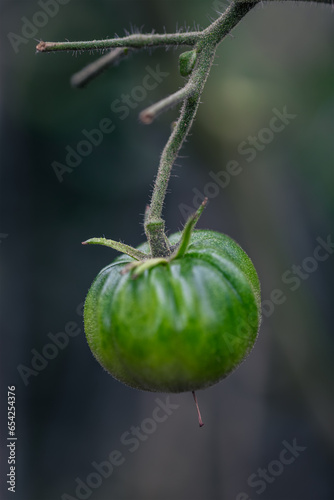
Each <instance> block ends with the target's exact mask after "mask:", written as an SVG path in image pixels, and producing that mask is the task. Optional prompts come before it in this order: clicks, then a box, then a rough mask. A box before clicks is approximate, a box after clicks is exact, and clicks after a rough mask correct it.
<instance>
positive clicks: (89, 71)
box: [71, 48, 129, 88]
mask: <svg viewBox="0 0 334 500" xmlns="http://www.w3.org/2000/svg"><path fill="white" fill-rule="evenodd" d="M128 54H129V49H128V48H124V49H120V48H118V49H112V50H111V51H110V52H108V54H105V55H104V56H102V57H100V58H99V59H97V60H96V61H94V62H92V63H91V64H88V66H85V67H84V68H83V69H82V70H80V71H78V72H77V73H75V74H74V75H73V76H72V78H71V85H72V87H75V88H82V87H84V86H85V85H87V83H89V82H90V81H91V80H93V79H94V78H96V77H97V76H99V75H100V74H101V73H102V72H103V71H104V70H105V69H106V68H108V67H109V66H112V65H114V64H117V63H118V62H119V61H120V60H121V59H123V58H125V57H126V56H127V55H128Z"/></svg>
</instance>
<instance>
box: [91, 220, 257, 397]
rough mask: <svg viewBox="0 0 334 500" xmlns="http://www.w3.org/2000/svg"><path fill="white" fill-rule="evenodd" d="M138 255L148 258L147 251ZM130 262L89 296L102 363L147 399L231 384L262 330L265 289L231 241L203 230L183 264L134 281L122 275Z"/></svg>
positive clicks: (124, 259)
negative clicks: (147, 393) (230, 377)
mask: <svg viewBox="0 0 334 500" xmlns="http://www.w3.org/2000/svg"><path fill="white" fill-rule="evenodd" d="M180 236H181V234H180V233H175V234H173V235H172V236H171V237H170V238H169V241H170V243H171V245H174V244H176V243H177V242H178V241H179V240H180ZM139 249H140V250H142V251H144V252H148V251H149V248H148V244H147V243H145V244H143V245H142V246H140V247H139ZM132 261H133V259H132V258H131V257H128V256H121V257H118V258H117V259H116V260H115V261H114V262H113V263H112V264H110V265H109V266H107V267H105V268H104V269H103V270H102V271H101V272H100V273H99V274H98V276H97V278H96V279H95V281H94V282H93V284H92V286H91V288H90V290H89V292H88V295H87V298H86V302H85V310H84V321H85V331H86V335H87V340H88V343H89V346H90V348H91V350H92V352H93V354H94V356H95V357H96V359H97V360H98V361H99V362H100V363H101V365H102V366H103V367H104V368H105V369H106V370H107V371H108V372H110V373H111V375H112V376H113V377H115V378H116V379H118V380H120V381H121V382H123V383H125V384H127V385H129V386H132V387H135V388H137V389H143V390H147V391H159V392H182V391H194V390H196V389H202V388H205V387H208V386H210V385H213V384H215V383H216V382H218V381H219V380H221V379H223V378H224V377H226V375H228V374H229V373H230V372H231V371H232V370H234V369H235V368H236V367H237V366H238V365H239V364H240V363H241V361H242V360H243V359H244V358H245V357H246V356H247V354H248V353H249V352H250V350H251V348H252V346H253V345H254V342H255V340H256V337H257V332H258V328H259V324H260V284H259V280H258V277H257V274H256V271H255V268H254V266H253V264H252V262H251V260H250V259H249V257H248V256H247V255H246V253H245V252H244V251H243V250H242V249H241V248H240V246H239V245H238V244H237V243H236V242H235V241H234V240H232V239H231V238H229V237H228V236H226V235H223V234H220V233H217V232H214V231H203V230H197V231H194V232H193V234H192V236H191V241H190V245H189V246H188V249H187V251H186V253H185V254H184V255H183V256H182V257H180V258H176V259H174V260H171V261H170V262H168V263H162V264H159V265H157V266H156V267H153V268H152V269H149V270H146V271H145V272H144V273H143V274H141V275H140V276H138V278H136V279H133V276H132V273H131V271H130V272H127V273H125V274H121V271H122V269H124V267H125V266H126V265H127V264H128V263H129V262H132Z"/></svg>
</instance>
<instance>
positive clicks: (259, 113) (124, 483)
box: [0, 0, 334, 500]
mask: <svg viewBox="0 0 334 500" xmlns="http://www.w3.org/2000/svg"><path fill="white" fill-rule="evenodd" d="M212 5H213V3H212V2H211V1H207V0H201V1H197V0H192V1H190V0H182V1H174V0H159V1H157V0H155V1H153V0H136V1H132V0H122V1H121V0H117V1H116V0H114V1H112V0H109V1H107V0H105V1H103V0H99V1H98V2H92V1H90V2H89V1H87V0H80V1H79V0H71V1H70V2H69V3H68V4H66V5H63V6H60V8H59V12H58V14H57V15H56V16H55V17H53V18H50V19H49V22H48V23H47V24H46V26H45V27H43V28H40V29H38V33H37V34H36V35H35V36H34V38H36V39H43V40H64V39H71V40H76V39H82V40H88V39H99V38H105V37H112V36H113V35H114V33H118V34H119V35H120V36H121V35H122V34H123V33H124V31H123V29H124V28H125V29H128V30H129V31H131V25H132V26H136V27H141V26H144V28H143V31H151V30H152V29H155V30H156V31H157V32H160V31H163V30H164V29H166V30H167V31H168V32H172V31H175V28H176V26H177V24H178V26H191V28H193V25H194V22H195V24H199V25H200V26H201V27H205V26H207V24H208V22H209V19H210V17H215V16H216V14H215V12H214V10H213V8H212ZM216 5H217V3H216ZM40 10H41V8H40V6H39V5H38V3H37V2H35V1H30V0H29V1H18V0H11V1H9V0H1V15H0V25H1V45H0V51H1V52H0V57H1V73H0V75H1V83H0V120H1V122H0V131H1V139H0V140H1V142H0V147H1V151H0V154H1V197H0V203H1V223H0V234H1V239H0V242H1V244H0V254H1V304H2V306H1V321H2V327H1V341H2V348H1V355H2V365H1V366H2V376H1V381H2V384H1V385H2V387H1V390H2V394H1V396H2V399H1V400H2V401H3V402H5V401H6V397H7V396H6V390H7V385H13V384H15V385H16V392H17V436H18V442H17V493H16V496H15V498H16V500H55V499H60V498H61V495H62V494H64V493H68V494H70V495H72V496H73V497H75V493H74V491H75V479H76V478H77V477H80V478H81V479H82V480H85V478H86V477H87V475H88V474H90V473H91V472H93V470H94V469H93V467H92V465H91V464H92V462H94V461H96V462H101V461H103V460H105V459H106V458H107V457H108V455H109V453H110V452H111V451H112V450H114V449H119V450H120V451H121V452H122V453H123V455H124V457H125V459H126V460H125V463H124V464H123V465H122V466H121V467H119V468H116V469H115V470H114V472H113V473H112V475H111V476H110V478H109V479H106V480H103V483H102V485H101V487H99V488H98V489H96V490H94V492H93V493H92V495H91V497H90V498H92V499H94V500H109V499H114V498H115V499H118V500H188V499H192V500H218V499H219V500H230V499H231V500H235V499H237V498H238V494H240V493H241V492H244V493H245V495H244V496H243V495H240V497H239V499H238V500H246V499H247V498H248V497H249V499H252V500H254V499H256V498H258V497H259V498H261V499H262V500H314V499H315V498H316V499H317V500H331V499H333V498H334V488H333V478H332V467H333V450H334V428H333V425H332V422H333V363H332V352H333V326H332V325H333V312H332V311H333V306H332V304H333V292H332V290H333V281H334V264H333V263H334V254H330V255H329V257H328V259H327V260H326V261H323V262H319V265H318V268H317V269H316V270H315V271H314V272H312V273H307V274H306V278H305V279H303V280H300V286H299V287H298V289H297V290H295V291H291V285H287V284H286V283H284V282H283V281H282V276H283V274H284V273H285V272H286V271H288V270H291V269H292V266H293V265H296V266H299V265H302V263H303V262H304V259H306V258H308V257H311V256H312V255H313V252H314V250H315V248H316V246H317V244H318V243H317V241H316V239H317V238H318V237H321V238H323V239H325V240H326V239H327V238H328V237H330V236H331V235H333V219H334V197H333V187H334V169H333V163H334V146H333V145H334V141H333V132H334V17H333V13H332V10H331V7H329V6H320V5H319V6H315V5H306V4H300V5H297V4H296V3H289V2H286V3H285V2H284V3H278V4H271V5H268V4H265V3H264V4H263V5H260V6H258V7H257V8H255V9H254V11H252V12H251V13H250V14H249V15H248V16H247V17H246V18H245V20H244V21H243V22H242V23H241V24H240V25H239V26H238V27H237V28H236V29H235V30H234V31H233V36H229V37H227V38H226V40H225V41H224V43H223V44H222V45H221V46H220V48H219V50H218V56H217V60H216V63H217V64H216V65H215V66H214V67H213V69H212V73H211V75H210V79H209V81H208V83H207V86H206V89H205V92H204V94H203V98H202V102H203V104H202V105H201V107H200V109H199V112H198V116H197V118H196V121H195V124H194V127H193V130H192V134H191V136H190V137H189V139H188V141H187V143H186V145H185V147H184V148H183V150H182V153H181V156H182V158H179V160H178V162H177V166H175V168H174V170H173V177H172V180H171V183H170V189H169V194H168V196H167V198H166V204H165V210H164V215H165V218H166V223H167V227H168V229H169V231H170V232H174V231H176V230H179V229H180V228H181V227H182V225H183V224H184V217H183V215H182V213H181V211H180V204H181V203H184V204H187V205H188V206H190V207H192V206H193V198H194V191H193V190H194V189H198V190H199V191H200V192H201V193H203V192H204V191H205V189H207V185H208V182H211V181H212V179H211V177H210V175H209V173H210V172H215V173H218V172H220V171H222V170H225V169H226V165H227V163H228V162H229V161H231V160H235V161H238V162H239V163H240V165H241V167H242V173H241V174H240V175H238V176H235V177H233V178H232V179H231V182H230V183H229V184H228V186H227V187H226V188H224V189H223V188H221V189H220V190H219V192H218V193H216V196H215V197H214V198H211V199H210V203H209V204H208V207H207V209H206V211H205V213H204V214H203V216H202V219H201V221H200V225H199V227H201V228H210V229H213V230H217V231H221V232H224V233H227V234H229V235H230V236H231V237H233V238H234V239H236V240H237V241H238V242H239V243H240V244H241V246H242V247H243V248H244V249H245V251H246V252H247V253H248V254H249V255H250V257H251V258H252V260H253V262H254V264H255V266H256V268H257V270H258V274H259V277H260V280H261V283H262V298H263V300H266V301H267V300H269V299H270V296H271V294H272V291H273V290H274V289H279V290H281V291H282V292H283V294H284V297H285V301H284V303H282V304H280V305H276V306H275V307H274V310H273V312H272V314H267V315H265V316H264V319H263V323H262V326H261V330H260V335H259V339H258V342H257V344H256V346H255V349H254V350H253V351H252V353H251V355H250V356H249V358H248V359H247V360H246V362H245V363H244V364H243V365H242V366H241V367H240V368H239V369H238V370H237V371H236V372H235V373H234V374H232V375H231V376H230V377H229V378H227V379H226V380H225V381H223V382H222V383H220V384H218V385H216V386H214V387H212V388H210V389H208V390H206V391H199V393H198V398H199V402H200V406H201V409H202V416H203V419H204V421H205V426H204V427H203V429H199V428H198V424H197V417H196V413H195V409H194V406H193V401H192V398H191V395H190V394H181V395H174V396H171V401H173V403H175V404H179V408H178V409H177V410H175V412H174V413H173V414H172V415H171V416H170V417H169V418H168V419H167V421H166V422H164V423H161V424H159V425H158V428H157V430H156V431H155V432H154V433H153V434H151V435H149V436H148V437H147V439H146V440H145V441H143V442H141V443H140V446H139V448H138V449H137V450H136V451H135V452H133V453H130V452H129V450H128V449H127V448H126V447H125V446H124V445H123V444H121V443H120V437H121V435H122V434H123V433H124V432H125V431H128V430H130V428H131V426H138V425H140V424H141V423H142V422H143V420H144V419H145V418H148V417H151V416H152V411H153V409H154V408H155V407H156V403H155V401H154V399H155V397H156V396H155V395H152V394H150V393H144V392H137V391H135V390H132V389H130V388H128V387H125V386H123V385H121V384H120V383H119V382H117V381H115V380H113V379H112V378H111V377H110V376H108V375H107V373H106V372H104V371H103V370H102V368H101V367H100V366H99V365H98V363H97V362H96V361H95V360H94V358H93V357H92V355H91V353H90V351H89V348H88V346H87V343H86V340H85V337H84V333H83V328H82V318H81V317H80V316H79V315H78V314H77V312H76V310H77V307H78V305H79V304H80V303H82V301H83V300H84V298H85V294H86V293H87V290H88V287H89V286H90V283H91V282H92V280H93V278H94V277H95V275H96V274H97V273H98V271H99V270H100V269H101V268H102V267H103V266H105V265H107V264H108V263H109V262H110V261H111V260H112V259H113V258H114V257H115V256H116V252H113V251H112V250H109V249H106V248H102V247H89V248H87V247H82V246H81V245H80V242H81V241H83V240H85V239H88V238H89V237H93V236H102V235H105V236H106V237H110V238H113V239H117V240H121V241H125V242H126V243H128V244H132V245H138V244H139V243H141V242H142V241H143V239H144V234H143V226H142V218H143V213H144V210H145V205H146V203H147V202H148V200H149V195H150V192H151V188H152V183H153V179H154V176H155V174H156V169H157V165H158V159H159V155H160V153H161V150H162V148H163V146H164V144H165V142H166V140H167V138H168V136H169V133H170V127H171V123H172V121H173V120H175V119H176V117H177V110H173V111H170V112H168V113H166V115H164V116H161V117H160V118H159V119H158V120H157V121H156V122H155V123H154V124H153V125H151V126H149V127H147V126H143V125H141V124H140V123H139V121H138V112H139V111H140V110H141V109H143V108H145V107H146V106H148V105H149V104H150V103H153V102H155V101H157V100H159V99H160V98H162V97H164V96H166V95H168V94H170V93H172V92H174V91H175V90H177V89H178V88H180V86H181V85H182V84H183V82H184V80H183V78H182V77H181V76H179V74H178V67H177V58H178V54H179V53H180V50H176V51H175V50H169V51H167V52H166V51H165V50H164V49H158V50H156V51H153V53H152V54H151V55H150V54H149V53H148V52H141V53H137V54H135V55H132V56H131V57H130V58H129V59H128V60H127V61H124V62H122V63H121V64H120V65H119V66H118V67H116V68H112V69H110V70H108V72H106V73H105V74H103V75H102V76H101V77H100V78H99V79H98V80H96V81H94V82H93V83H92V84H91V85H90V86H88V87H87V88H86V89H84V90H80V91H79V90H74V89H72V88H71V87H70V85H69V78H70V76H71V74H72V73H74V72H75V71H77V70H79V69H81V68H82V67H83V66H84V65H85V64H86V63H89V62H90V61H92V60H93V59H94V57H96V55H91V54H89V53H85V54H82V55H77V56H76V55H72V54H71V53H58V54H45V55H42V54H38V55H35V48H34V47H35V43H36V42H35V40H33V39H30V40H27V43H22V44H20V45H19V47H18V50H17V53H16V52H15V51H14V49H13V47H12V45H11V43H10V41H9V39H8V33H10V32H13V33H16V34H21V30H22V26H23V23H24V20H22V17H26V18H27V19H29V20H31V19H32V18H33V16H34V14H35V13H36V12H38V11H40ZM157 65H160V68H161V71H164V72H167V73H169V76H168V77H166V78H164V79H163V81H162V82H161V84H159V86H158V87H157V88H156V89H155V90H152V91H150V92H148V95H147V97H146V99H145V100H143V101H142V102H141V103H138V106H137V107H136V108H135V109H132V110H131V111H130V114H129V116H128V117H127V118H126V119H124V120H121V119H120V116H119V115H117V113H114V112H113V111H112V110H111V108H110V106H111V105H112V103H113V102H114V101H115V100H116V99H120V98H121V96H122V94H129V93H131V92H132V91H133V89H134V87H136V86H140V85H142V82H143V79H144V77H145V75H146V74H147V70H146V67H147V66H150V68H156V66H157ZM284 106H286V107H287V110H288V112H289V113H292V114H295V115H296V118H295V119H294V120H292V121H291V123H290V124H289V125H288V126H287V127H286V128H285V129H284V131H282V132H280V133H278V134H275V136H274V138H273V140H272V141H271V142H270V144H268V145H266V147H265V148H264V149H263V151H259V152H258V154H257V155H256V158H255V159H254V161H252V162H247V161H246V156H243V155H240V153H238V146H239V145H240V143H241V142H243V141H245V140H247V138H248V137H249V136H255V135H257V134H258V132H259V131H261V129H263V128H264V127H267V126H268V124H269V122H270V119H271V118H272V116H273V111H272V110H273V108H276V109H279V110H283V108H284ZM104 118H109V119H111V120H112V121H113V123H114V125H115V130H114V132H112V133H111V134H110V135H105V136H104V139H103V142H102V143H101V145H99V146H98V147H95V148H94V149H93V151H92V153H91V154H90V155H89V156H87V157H85V158H84V159H83V160H82V162H81V164H80V165H79V166H78V167H76V168H75V169H74V170H73V172H72V173H68V174H64V178H63V182H61V183H60V182H59V181H58V180H57V177H56V175H55V172H54V170H53V168H52V163H53V162H54V161H59V162H64V159H65V155H66V150H65V148H66V147H67V146H71V147H74V148H75V147H76V145H77V144H78V142H79V141H81V140H82V139H83V138H84V137H83V134H82V130H83V129H87V130H91V129H94V128H96V127H97V126H98V124H99V122H100V121H101V120H102V119H104ZM5 235H7V236H6V237H5ZM332 239H334V235H333V236H332ZM267 307H268V305H267ZM70 321H73V322H76V323H77V324H78V325H79V326H80V328H81V334H80V335H78V336H77V337H74V338H72V339H70V342H69V345H68V346H67V347H66V348H65V349H64V350H63V351H61V352H59V355H58V356H57V357H56V358H55V359H53V360H50V361H49V363H48V366H47V367H46V368H45V369H44V370H43V371H41V372H40V373H39V374H38V375H37V376H31V377H30V378H29V383H28V385H27V386H25V385H24V383H23V381H22V378H21V377H20V375H19V373H18V370H17V366H18V365H20V364H23V365H25V366H30V363H31V358H32V354H31V349H37V351H39V352H41V350H42V349H43V347H44V346H45V344H47V343H49V338H48V333H50V332H52V333H53V334H55V333H57V332H61V331H64V328H65V325H67V323H68V322H70ZM159 397H161V399H162V400H164V398H165V396H164V395H159ZM3 408H4V410H3V413H2V415H3V418H2V425H1V427H2V428H1V432H3V440H2V443H4V442H5V437H6V434H5V432H6V429H5V427H6V417H5V415H6V405H5V404H4V406H3ZM293 439H296V440H297V443H298V445H301V446H304V447H306V450H304V451H303V452H302V453H301V454H300V456H299V457H298V458H297V459H296V460H295V462H294V463H292V464H291V465H286V466H285V467H284V470H283V472H282V473H281V474H280V475H278V476H277V477H276V478H275V480H274V481H273V482H272V483H271V484H268V483H266V489H265V491H264V492H263V493H262V494H260V495H258V494H257V493H256V490H257V489H258V488H254V487H251V486H250V485H248V484H247V480H248V478H249V476H250V475H251V474H254V473H257V470H258V469H259V468H267V466H268V464H270V462H271V461H272V460H276V459H277V458H278V457H279V454H280V452H281V450H282V449H283V444H282V441H284V440H286V441H288V442H289V443H292V441H293ZM1 458H2V461H3V462H2V463H3V467H2V469H3V471H2V480H3V485H2V488H3V492H2V493H1V498H4V499H6V498H11V495H12V494H11V493H9V492H8V491H7V489H6V485H5V484H4V483H5V481H4V479H3V478H4V476H5V474H6V473H7V467H8V465H7V449H6V448H5V446H3V447H2V452H1Z"/></svg>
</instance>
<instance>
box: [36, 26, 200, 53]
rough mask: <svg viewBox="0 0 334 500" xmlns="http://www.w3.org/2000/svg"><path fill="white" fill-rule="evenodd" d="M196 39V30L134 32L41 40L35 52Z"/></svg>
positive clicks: (190, 42)
mask: <svg viewBox="0 0 334 500" xmlns="http://www.w3.org/2000/svg"><path fill="white" fill-rule="evenodd" d="M197 40H198V32H197V31H193V32H189V33H166V34H152V35H142V34H135V35H129V36H125V37H123V38H109V39H106V40H92V41H88V42H43V41H41V42H40V43H39V44H38V45H37V47H36V50H37V52H58V51H62V50H80V51H81V50H101V49H115V48H119V47H121V48H125V47H129V48H131V49H146V48H149V47H166V46H168V45H171V46H172V45H175V46H177V45H188V46H192V45H195V43H196V42H197Z"/></svg>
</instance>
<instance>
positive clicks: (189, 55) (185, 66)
mask: <svg viewBox="0 0 334 500" xmlns="http://www.w3.org/2000/svg"><path fill="white" fill-rule="evenodd" d="M196 61H197V51H196V50H188V51H187V52H183V53H182V54H181V55H180V58H179V68H180V73H181V76H189V75H190V74H191V72H192V70H193V69H194V67H195V64H196Z"/></svg>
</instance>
